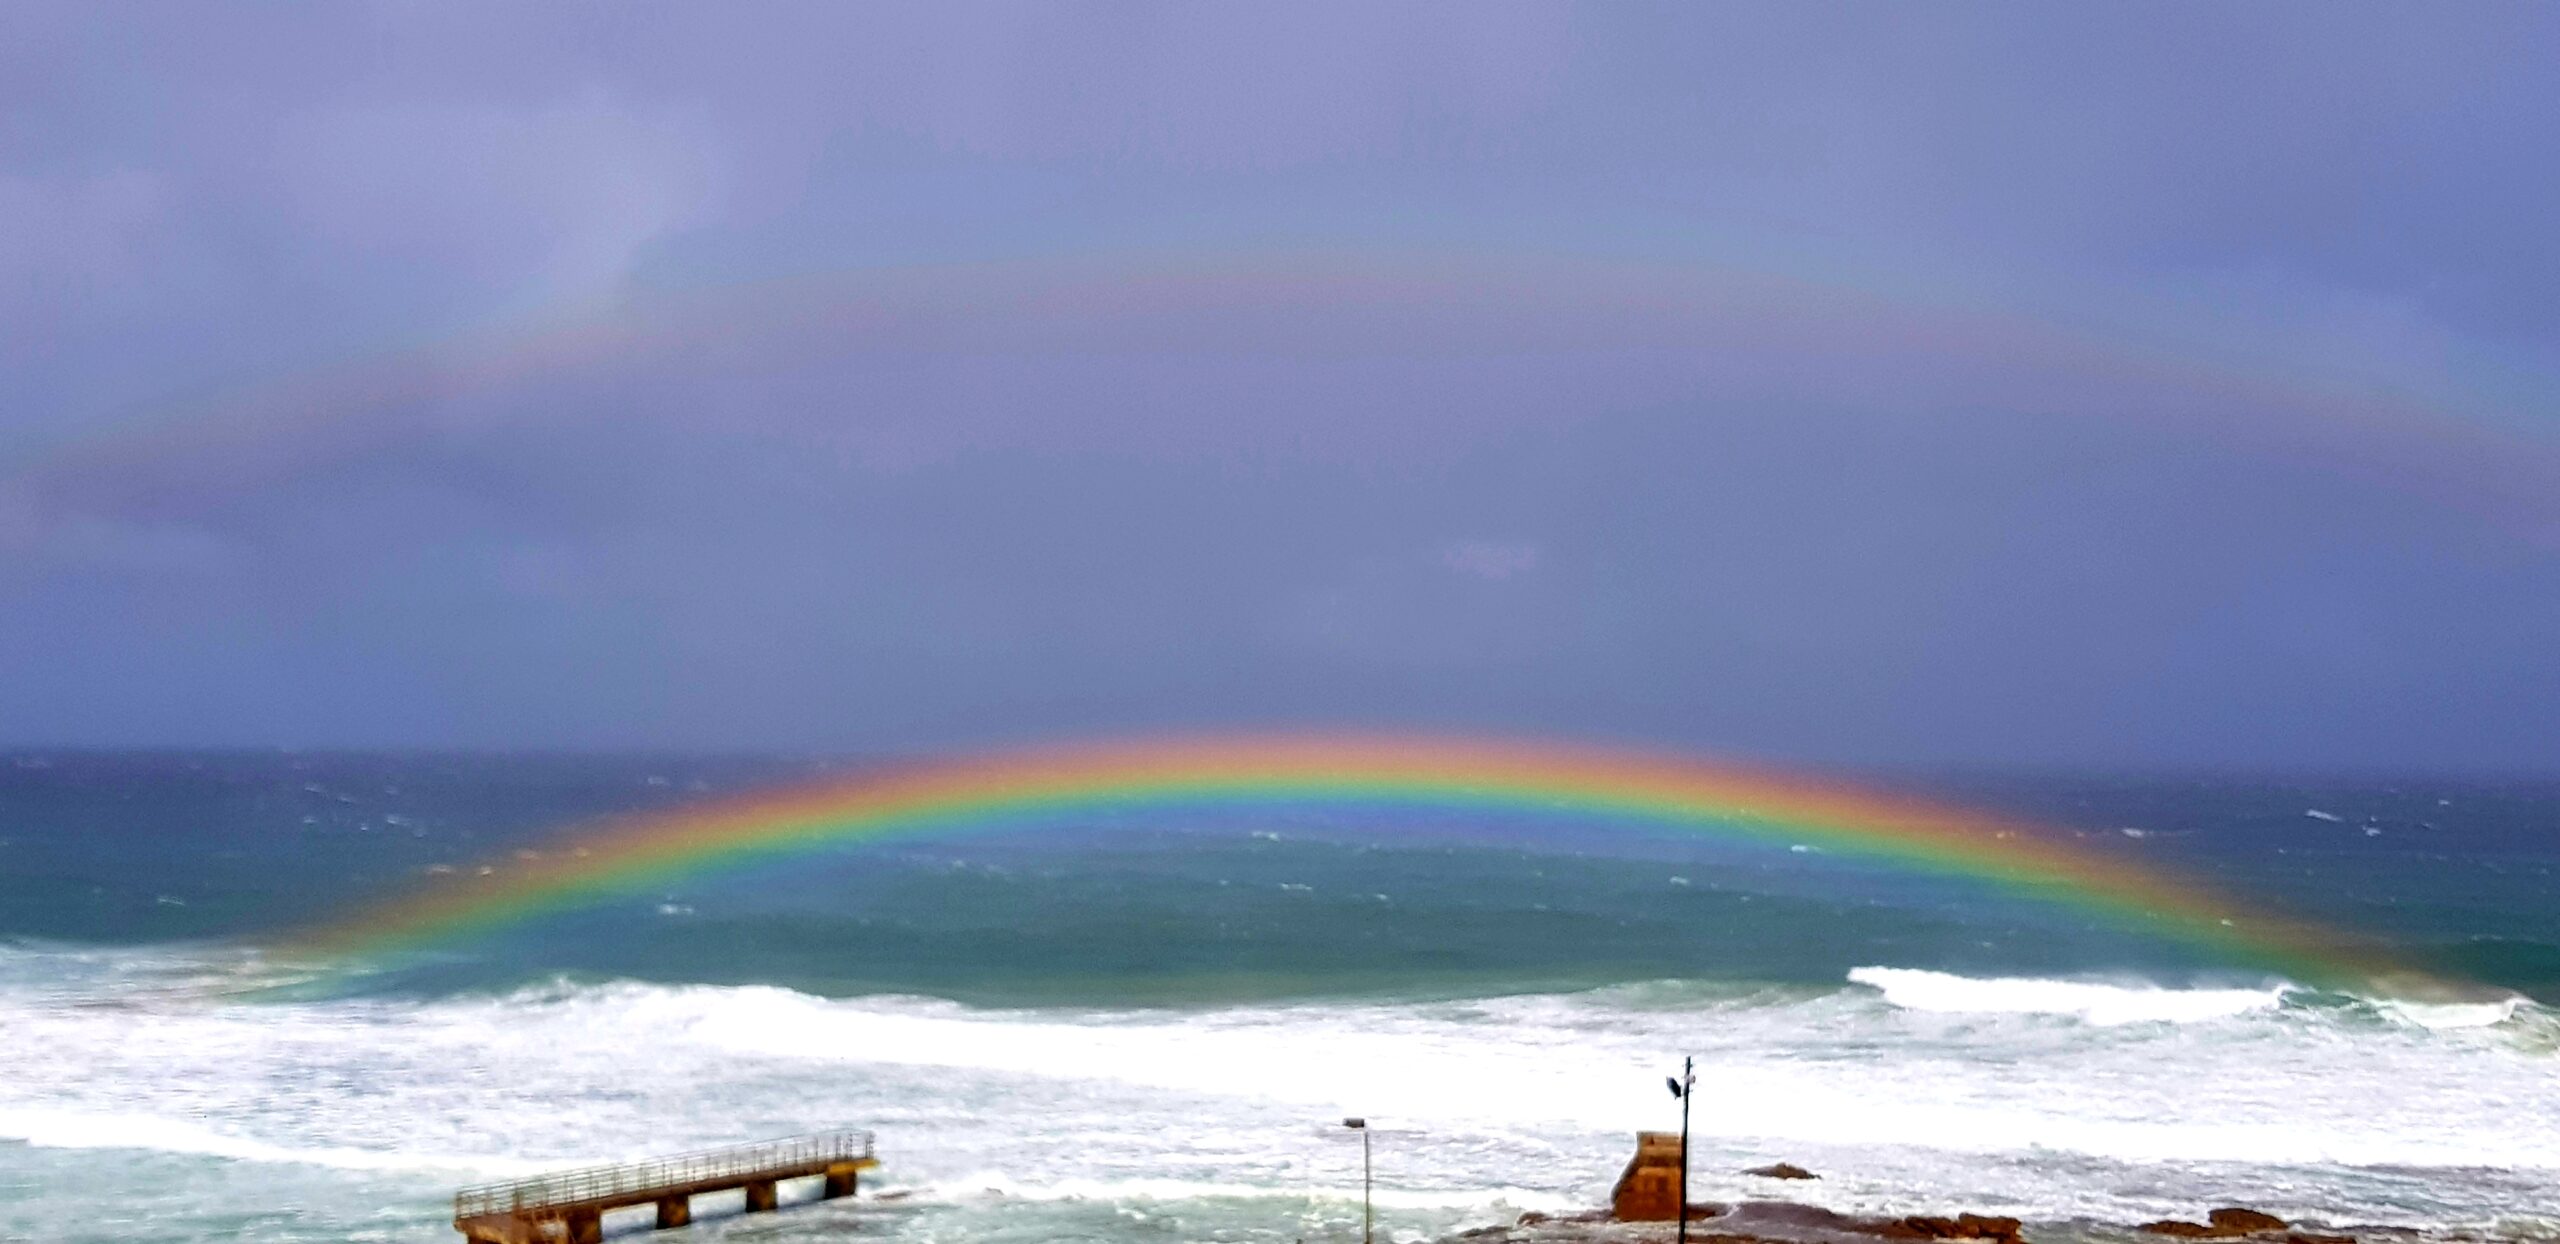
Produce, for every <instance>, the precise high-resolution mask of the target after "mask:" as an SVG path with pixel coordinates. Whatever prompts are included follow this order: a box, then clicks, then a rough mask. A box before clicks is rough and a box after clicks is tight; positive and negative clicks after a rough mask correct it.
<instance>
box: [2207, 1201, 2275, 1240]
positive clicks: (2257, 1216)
mask: <svg viewBox="0 0 2560 1244" xmlns="http://www.w3.org/2000/svg"><path fill="white" fill-rule="evenodd" d="M2205 1220H2206V1221H2208V1222H2211V1223H2212V1224H2213V1225H2214V1226H2215V1227H2217V1228H2220V1229H2221V1231H2222V1232H2223V1233H2224V1234H2226V1235H2247V1234H2250V1233H2251V1232H2256V1231H2282V1230H2284V1229H2285V1227H2286V1225H2287V1224H2286V1222H2285V1220H2284V1219H2281V1218H2278V1217H2276V1216H2275V1215H2273V1214H2261V1213H2259V1212H2258V1211H2256V1210H2254V1209H2241V1208H2239V1207H2238V1206H2233V1205H2226V1206H2224V1207H2222V1208H2221V1209H2218V1210H2215V1211H2213V1212H2212V1213H2210V1214H2207V1215H2205Z"/></svg>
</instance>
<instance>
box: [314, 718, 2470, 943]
mask: <svg viewBox="0 0 2560 1244" xmlns="http://www.w3.org/2000/svg"><path fill="white" fill-rule="evenodd" d="M1274 805H1287V806H1326V805H1357V806H1362V807H1379V806H1386V807H1397V806H1402V807H1413V808H1430V809H1435V810H1446V811H1461V812H1464V811H1487V812H1497V813H1502V814H1506V815H1521V814H1529V815H1537V816H1547V817H1558V818H1565V819H1571V820H1577V821H1586V822H1598V823H1607V824H1612V825H1626V826H1631V827H1638V828H1655V829H1669V830H1676V831H1690V832H1696V833H1702V834H1710V835H1719V836H1725V837H1730V838H1734V839H1740V840H1761V841H1767V842H1773V843H1784V844H1790V845H1793V844H1805V845H1811V846H1817V847H1819V848H1821V849H1823V850H1825V851H1830V852H1837V853H1840V854H1842V855H1846V856H1852V857H1858V858H1862V859H1866V860H1870V861H1875V862H1879V863H1883V864H1885V865H1888V866H1891V867H1896V868H1902V869H1907V870H1911V871H1914V872H1918V873H1924V874H1939V875H1946V876H1953V877H1958V878H1965V879H1971V880H1974V881H1977V882H1981V883H1985V884H1987V885H1989V886H1992V887H1994V888H1996V889H1999V890H2002V891H2006V892H2010V893H2014V894H2017V895H2021V896H2024V897H2027V898H2030V899H2035V900H2041V901H2045V902H2049V903H2055V904H2061V905H2064V906H2067V907H2070V908H2075V909H2080V910H2085V911H2087V912H2090V913H2092V914H2095V915H2097V916H2100V917H2102V918H2105V919H2107V920H2109V921H2111V922H2113V923H2117V924H2120V925H2124V926H2129V927H2132V928H2136V929H2140V930H2144V931H2148V932H2152V933H2156V934H2160V935H2164V936H2167V937H2170V938H2174V939H2177V940H2180V941H2183V942H2186V943H2189V944H2192V945H2195V946H2198V947H2201V948H2204V949H2206V950H2207V951H2209V952H2211V953H2212V954H2214V955H2215V956H2216V957H2218V958H2222V959H2225V960H2227V961H2230V962H2233V963H2235V964H2246V965H2250V966H2254V967H2260V968H2265V969H2269V970H2275V971H2280V972H2283V973H2286V974H2288V975H2291V976H2293V977H2294V978H2296V979H2298V980H2303V981H2306V982H2319V983H2335V984H2350V983H2352V984H2357V985H2375V984H2385V983H2389V982H2395V981H2396V982H2398V983H2399V984H2400V986H2402V987H2403V989H2404V991H2405V988H2406V987H2407V986H2409V985H2411V984H2415V983H2423V982H2425V981H2427V979H2428V978H2427V977H2426V976H2425V975H2424V974H2423V973H2419V972H2415V971H2412V970H2411V969H2410V968H2408V967H2407V966H2406V965H2402V964H2398V963H2395V962H2393V961H2392V960H2391V959H2390V958H2389V957H2388V956H2387V955H2385V954H2382V953H2381V952H2380V951H2379V950H2378V949H2376V948H2375V947H2373V946H2372V945H2371V944H2370V943H2369V942H2367V941H2366V940H2365V939H2362V938H2359V937H2356V936H2354V935H2352V934H2349V933H2347V932H2345V931H2343V930H2337V929H2332V928H2326V927H2323V926H2319V925H2315V924H2312V923H2308V922H2304V921H2300V920H2295V919H2290V918H2287V917H2284V916H2281V915H2276V914H2271V913H2269V912H2268V911H2267V910H2266V909H2265V907H2264V905H2263V904H2257V903H2249V904H2243V903H2240V902H2237V901H2234V900H2232V899H2230V898H2226V897H2223V896H2220V895H2217V894H2215V893H2214V892H2213V891H2211V890H2210V889H2209V888H2207V887H2204V886H2201V885H2199V884H2197V883H2196V882H2194V881H2192V880H2189V879H2186V878H2182V877H2179V876H2176V875H2174V874H2171V873H2169V872H2166V871H2162V870H2159V869H2155V868H2152V867H2149V866H2146V865H2143V864H2140V863H2137V862H2134V861H2131V860H2128V859H2124V858H2121V857H2118V856H2114V855H2109V854H2106V853H2102V852H2099V851H2096V850H2092V849H2090V848H2088V847H2086V846H2083V845H2079V844H2077V843H2076V842H2074V841H2072V840H2071V836H2070V835H2069V834H2068V833H2067V832H2062V831H2056V830H2054V829H2052V828H2049V827H2044V826H2037V825H2032V824H2028V823H2024V822H2020V821H2014V820H2009V819H2005V818H2001V817H1998V816H1993V815H1986V814H1984V813H1980V812H1975V811H1970V810H1966V809H1962V808H1957V807H1953V806H1949V805H1945V804H1939V803H1934V802H1929V801H1925V800H1920V799H1915V798H1909V797H1904V796H1900V795H1893V794H1886V793H1881V792H1878V791H1874V790H1869V789H1864V788H1860V787H1857V786H1853V785H1850V784H1847V783H1844V782H1840V781H1837V780H1833V779H1829V778H1822V777H1813V776H1805V775H1797V774H1789V773H1782V772H1777V771H1773V770H1769V769H1764V768H1756V767H1749V766H1742V765H1735V764H1726V763H1718V762H1710V761H1706V760H1701V759H1697V758H1694V757H1687V756H1680V755H1673V754H1666V753H1660V752H1650V751H1641V750H1634V749H1626V748H1616V747H1601V746H1593V745H1584V744H1573V743H1558V742H1549V741H1529V740H1488V739H1473V738H1445V737H1434V736H1416V735H1339V734H1327V735H1256V736H1211V737H1183V738H1172V739H1157V740H1139V741H1130V742H1119V743H1100V744H1078V745H1058V746H1048V747H1037V748H1029V749H1023V750H1017V751H1008V752H998V753H990V754H981V755H973V756H968V757H964V758H958V759H947V760H938V761H929V762H921V763H909V764H901V765H895V766H891V767H886V768H881V769H877V770H873V771H869V772H866V773H863V774H860V775H857V776H853V777H848V778H843V779H838V780H830V781H824V782H818V783H814V784H810V785H804V786H798V787H792V788H786V789H780V790H772V791H767V792H764V793H759V794H751V795H745V796H741V797H736V798H730V799H722V800H714V801H711V802H707V803H702V804H697V805H692V806H685V807H677V808H672V809H666V810H660V811H651V812H644V813H638V814H634V815H629V816H624V817H620V818H616V819H611V820H607V821H604V822H602V823H600V824H597V825H594V826H591V827H588V828H587V829H586V830H585V831H584V832H583V833H581V834H579V835H577V836H575V837H573V838H572V839H571V840H569V841H568V842H565V843H563V844H560V845H559V846H557V847H555V848H553V849H550V850H548V851H546V852H544V853H543V854H541V855H540V856H538V857H536V858H534V859H531V860H528V861H510V862H508V863H507V864H506V865H504V866H496V865H493V866H492V867H491V868H490V869H489V870H487V871H486V872H485V873H481V872H478V871H471V872H466V873H461V874H457V875H454V876H451V877H447V878H444V879H442V880H440V881H439V882H438V883H436V884H433V885H430V886H428V887H426V888H424V889H420V890H418V891H415V892H413V893H410V894H407V895H404V896H401V897H398V898H396V899H393V900H391V901H389V902H387V903H384V904H381V905H379V906H376V907H373V908H371V909H369V910H366V911H363V912H361V913H360V914H357V915H355V916H353V917H351V918H348V919H345V920H343V921H341V922H339V923H336V924H334V925H330V926H327V927H324V928H320V929H316V930H312V931H310V932H308V933H306V934H304V935H303V936H301V937H300V938H298V939H295V942H294V945H295V946H296V947H297V948H299V949H301V950H304V951H308V952H316V953H320V954H325V955H330V956H350V955H352V956H371V955H379V954H385V953H392V952H399V951H404V950H411V949H417V948H422V947H426V946H432V945H436V944H440V943H447V942H451V941H455V940H458V939H462V938H466V937H469V936H473V935H477V934H482V933H486V932H489V931H492V930H496V929H499V928H502V927H504V926H508V925H512V924H516V923H518V922H522V921H525V920H528V919H532V918H535V917H538V916H541V915H543V914H545V913H549V912H555V911H560V910H566V909H571V908H575V907H578V906H580V905H584V904H589V903H592V902H595V901H597V900H599V899H602V898H606V897H610V896H613V895H618V894H625V893H630V892H633V891H637V890H643V889H646V888H648V887H652V886H656V885H660V884H663V883H665V882H667V881H670V880H673V879H677V878H682V877H689V876H695V875H699V874H703V873H707V872H713V871H717V870H720V869H724V868H729V867H735V866H739V865H743V864H746V863H749V862H753V861H756V860H760V859H766V858H771V857H777V856H784V855H789V854H792V853H795V852H805V851H811V850H816V849H822V848H826V847H831V846H836V845H841V844H855V843H864V842H877V841H884V840H895V839H900V838H915V837H931V836H938V835H950V834H959V833H965V832H970V831H973V830H986V829H995V828H1028V827H1037V826H1042V825H1054V824H1058V823H1061V822H1071V821H1075V820H1077V819H1079V818H1090V817H1093V816H1096V815H1113V814H1120V813H1126V812H1132V811H1145V810H1159V809H1181V810H1190V809H1204V808H1254V807H1269V806H1274ZM2428 992H2436V991H2434V990H2429V991H2428Z"/></svg>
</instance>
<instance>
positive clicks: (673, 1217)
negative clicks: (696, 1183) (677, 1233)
mask: <svg viewBox="0 0 2560 1244" xmlns="http://www.w3.org/2000/svg"><path fill="white" fill-rule="evenodd" d="M692 1222H693V1198H692V1197H689V1196H671V1197H661V1198H659V1200H658V1229H659V1230H661V1231H663V1230H666V1229H667V1228H669V1227H682V1226H688V1225H691V1223H692Z"/></svg>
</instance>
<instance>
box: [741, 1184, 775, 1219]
mask: <svg viewBox="0 0 2560 1244" xmlns="http://www.w3.org/2000/svg"><path fill="white" fill-rule="evenodd" d="M773 1188H774V1181H772V1180H770V1179H755V1180H749V1181H748V1183H747V1212H748V1213H750V1214H761V1213H765V1212H767V1211H769V1210H771V1209H772V1208H773V1207H774V1205H775V1204H776V1202H775V1200H774V1192H773Z"/></svg>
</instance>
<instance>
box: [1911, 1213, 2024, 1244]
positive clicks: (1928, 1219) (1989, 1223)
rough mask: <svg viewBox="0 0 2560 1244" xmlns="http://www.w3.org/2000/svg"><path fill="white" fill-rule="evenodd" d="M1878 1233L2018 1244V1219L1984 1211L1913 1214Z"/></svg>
mask: <svg viewBox="0 0 2560 1244" xmlns="http://www.w3.org/2000/svg"><path fill="white" fill-rule="evenodd" d="M1876 1234H1878V1235H1882V1236H1884V1237H1885V1238H1887V1239H1894V1240H2001V1241H2006V1242H2008V1244H2016V1242H2017V1239H2018V1220H2017V1219H2015V1218H1992V1217H1988V1216H1986V1215H1982V1214H1958V1215H1956V1216H1955V1217H1953V1218H1939V1217H1935V1216H1933V1215H1927V1214H1914V1215H1912V1216H1910V1217H1908V1218H1897V1219H1894V1220H1893V1221H1891V1222H1888V1223H1886V1224H1884V1226H1883V1227H1882V1228H1881V1229H1879V1230H1878V1231H1877V1232H1876Z"/></svg>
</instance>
